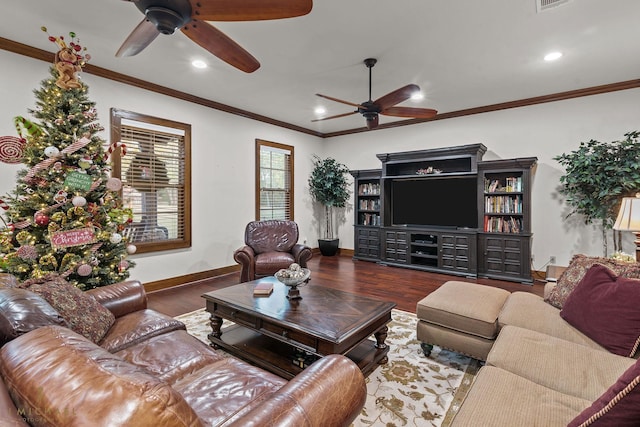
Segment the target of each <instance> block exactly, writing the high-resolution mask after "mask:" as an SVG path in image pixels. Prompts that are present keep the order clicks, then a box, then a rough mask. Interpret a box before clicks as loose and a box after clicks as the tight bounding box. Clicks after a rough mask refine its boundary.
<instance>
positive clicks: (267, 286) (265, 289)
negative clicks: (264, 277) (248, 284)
mask: <svg viewBox="0 0 640 427" xmlns="http://www.w3.org/2000/svg"><path fill="white" fill-rule="evenodd" d="M271 292H273V283H271V282H258V283H257V284H256V287H255V288H253V295H254V296H260V297H263V296H269V295H271Z"/></svg>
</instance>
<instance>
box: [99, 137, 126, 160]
mask: <svg viewBox="0 0 640 427" xmlns="http://www.w3.org/2000/svg"><path fill="white" fill-rule="evenodd" d="M118 147H120V153H121V155H123V156H125V155H126V154H127V146H126V145H125V144H123V143H122V142H121V141H117V142H112V143H111V145H110V146H109V149H108V150H107V152H106V153H104V157H103V158H102V160H103V161H105V162H106V161H107V159H108V158H109V156H110V155H111V153H113V151H114V150H115V149H116V148H118Z"/></svg>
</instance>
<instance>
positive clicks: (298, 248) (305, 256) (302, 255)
mask: <svg viewBox="0 0 640 427" xmlns="http://www.w3.org/2000/svg"><path fill="white" fill-rule="evenodd" d="M291 254H292V255H293V259H295V260H296V262H297V263H298V264H300V266H301V267H305V268H306V267H307V261H309V260H310V259H311V257H312V256H313V252H311V248H309V247H308V246H307V245H302V244H300V243H297V244H295V245H294V246H293V248H292V249H291Z"/></svg>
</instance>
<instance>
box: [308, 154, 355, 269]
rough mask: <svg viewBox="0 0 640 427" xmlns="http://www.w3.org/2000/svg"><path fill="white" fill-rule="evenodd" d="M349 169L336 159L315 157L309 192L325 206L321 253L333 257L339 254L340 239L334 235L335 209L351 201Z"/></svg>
mask: <svg viewBox="0 0 640 427" xmlns="http://www.w3.org/2000/svg"><path fill="white" fill-rule="evenodd" d="M348 173H349V169H348V168H347V167H346V166H345V165H343V164H342V163H339V162H338V161H336V160H335V159H332V158H330V157H329V158H326V159H321V158H320V157H318V156H316V155H314V156H313V170H312V171H311V176H310V177H309V191H310V193H311V196H312V197H313V199H314V200H315V201H316V202H319V203H320V204H322V205H323V206H324V217H325V221H324V222H325V234H324V239H320V238H319V239H318V246H319V248H320V253H322V255H325V256H332V255H335V254H336V253H337V252H338V244H339V239H338V237H337V236H335V235H334V228H333V208H344V207H345V206H346V203H347V200H348V199H349V196H350V193H349V183H348V182H347V174H348Z"/></svg>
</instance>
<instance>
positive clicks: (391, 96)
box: [312, 58, 438, 129]
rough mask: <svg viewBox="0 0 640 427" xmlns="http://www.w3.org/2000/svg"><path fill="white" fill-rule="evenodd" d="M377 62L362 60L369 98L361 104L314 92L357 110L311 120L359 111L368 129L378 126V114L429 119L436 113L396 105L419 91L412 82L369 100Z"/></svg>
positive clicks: (430, 110)
mask: <svg viewBox="0 0 640 427" xmlns="http://www.w3.org/2000/svg"><path fill="white" fill-rule="evenodd" d="M376 62H378V61H377V60H376V59H374V58H367V59H365V60H364V65H366V66H367V68H368V69H369V100H368V101H365V102H363V103H362V104H356V103H353V102H349V101H344V100H342V99H338V98H334V97H331V96H327V95H322V94H319V93H316V95H317V96H319V97H321V98H325V99H329V100H331V101H335V102H340V103H342V104H346V105H351V106H352V107H356V108H357V110H355V111H352V112H350V113H344V114H337V115H335V116H329V117H323V118H320V119H315V120H312V122H319V121H322V120H329V119H337V118H338V117H346V116H350V115H352V114H357V113H360V114H362V115H363V116H364V118H365V120H366V124H367V128H368V129H373V128H376V127H378V121H379V115H380V114H382V115H385V116H394V117H410V118H414V119H431V118H433V117H435V116H436V114H438V112H437V111H436V110H432V109H430V108H412V107H396V105H397V104H400V103H402V102H404V101H406V100H407V99H409V98H411V96H412V95H413V94H414V93H417V92H420V87H419V86H418V85H414V84H408V85H406V86H403V87H401V88H400V89H396V90H394V91H393V92H389V93H388V94H386V95H384V96H382V97H380V98H378V99H376V100H375V101H372V100H371V69H372V68H373V66H374V65H376Z"/></svg>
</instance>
